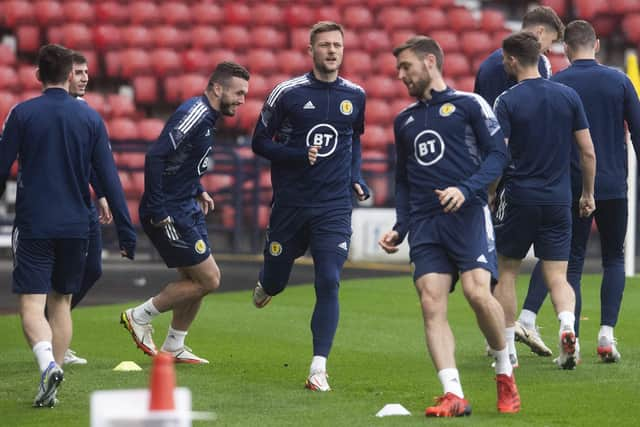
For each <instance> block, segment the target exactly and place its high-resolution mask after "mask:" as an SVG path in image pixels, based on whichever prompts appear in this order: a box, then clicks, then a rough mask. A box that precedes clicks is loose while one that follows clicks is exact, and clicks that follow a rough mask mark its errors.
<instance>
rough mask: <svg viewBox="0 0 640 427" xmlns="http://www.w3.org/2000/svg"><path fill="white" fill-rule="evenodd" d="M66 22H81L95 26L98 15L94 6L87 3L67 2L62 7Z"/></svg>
mask: <svg viewBox="0 0 640 427" xmlns="http://www.w3.org/2000/svg"><path fill="white" fill-rule="evenodd" d="M62 10H63V13H64V20H65V21H67V22H79V23H82V24H93V22H94V20H95V18H96V16H95V15H96V13H95V9H94V5H93V4H91V3H89V2H86V1H66V2H65V3H64V4H63V5H62Z"/></svg>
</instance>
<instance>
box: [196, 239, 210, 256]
mask: <svg viewBox="0 0 640 427" xmlns="http://www.w3.org/2000/svg"><path fill="white" fill-rule="evenodd" d="M194 249H195V250H196V252H197V253H199V254H200V255H202V254H203V253H204V252H205V251H206V250H207V245H205V244H204V240H202V239H200V240H198V241H197V242H196V244H195V246H194Z"/></svg>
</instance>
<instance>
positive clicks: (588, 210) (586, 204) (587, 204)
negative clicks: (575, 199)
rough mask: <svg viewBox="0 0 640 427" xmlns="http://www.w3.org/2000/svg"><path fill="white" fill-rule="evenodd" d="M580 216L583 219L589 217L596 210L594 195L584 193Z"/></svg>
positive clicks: (581, 199) (580, 204)
mask: <svg viewBox="0 0 640 427" xmlns="http://www.w3.org/2000/svg"><path fill="white" fill-rule="evenodd" d="M579 206H580V216H581V217H583V218H586V217H588V216H589V215H591V214H592V213H593V211H595V210H596V201H595V199H594V198H593V194H585V193H582V196H580V202H579Z"/></svg>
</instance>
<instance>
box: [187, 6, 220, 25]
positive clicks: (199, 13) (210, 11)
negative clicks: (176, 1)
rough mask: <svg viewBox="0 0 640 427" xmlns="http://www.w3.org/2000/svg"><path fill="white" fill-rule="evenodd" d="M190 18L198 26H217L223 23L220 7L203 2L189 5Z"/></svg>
mask: <svg viewBox="0 0 640 427" xmlns="http://www.w3.org/2000/svg"><path fill="white" fill-rule="evenodd" d="M191 17H192V19H193V21H194V22H195V23H196V24H198V25H218V24H222V23H223V22H224V21H225V19H224V18H225V17H224V9H223V8H222V7H220V6H218V5H217V4H212V3H204V2H199V3H196V4H193V5H191Z"/></svg>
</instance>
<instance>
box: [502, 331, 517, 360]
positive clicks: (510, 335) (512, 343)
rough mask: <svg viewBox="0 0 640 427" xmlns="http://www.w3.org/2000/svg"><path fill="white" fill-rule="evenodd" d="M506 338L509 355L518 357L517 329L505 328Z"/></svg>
mask: <svg viewBox="0 0 640 427" xmlns="http://www.w3.org/2000/svg"><path fill="white" fill-rule="evenodd" d="M504 337H505V339H506V340H507V350H508V351H509V354H513V355H516V356H517V354H518V353H517V352H516V328H515V326H513V327H511V328H504Z"/></svg>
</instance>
